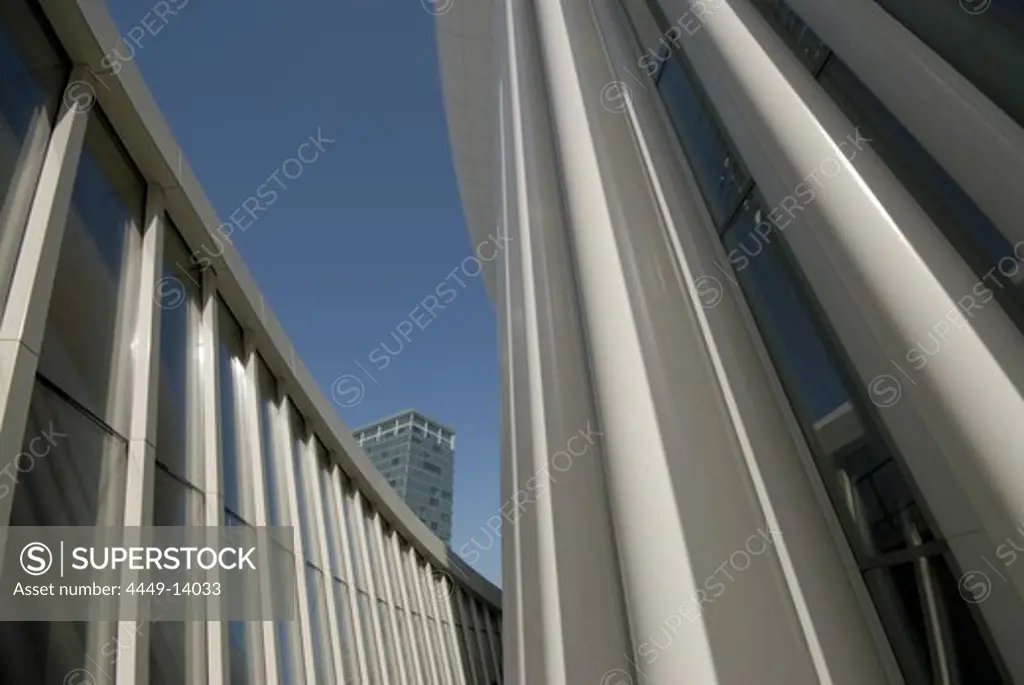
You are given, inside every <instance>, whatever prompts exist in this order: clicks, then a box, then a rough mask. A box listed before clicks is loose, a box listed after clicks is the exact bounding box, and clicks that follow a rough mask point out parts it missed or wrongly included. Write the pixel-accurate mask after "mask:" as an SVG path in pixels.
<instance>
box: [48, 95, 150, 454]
mask: <svg viewBox="0 0 1024 685" xmlns="http://www.w3.org/2000/svg"><path fill="white" fill-rule="evenodd" d="M88 116H89V123H88V128H87V130H86V137H85V149H84V150H83V152H82V156H81V160H80V162H79V167H78V173H77V175H76V177H75V184H74V190H73V193H72V197H71V207H70V209H69V211H68V218H67V224H66V226H65V229H64V240H63V242H62V244H61V250H60V258H59V260H58V263H57V273H56V276H55V278H54V284H53V295H52V297H51V300H50V309H49V316H48V317H47V321H46V331H45V333H44V336H43V347H42V353H41V355H40V360H39V372H40V373H41V374H42V375H44V376H46V378H48V379H49V380H50V381H52V382H54V383H55V384H57V385H58V386H59V387H60V388H61V389H62V390H64V391H65V392H67V393H68V394H69V395H71V396H72V397H73V398H74V399H75V400H76V401H78V402H80V403H81V404H82V405H84V406H85V407H86V408H87V409H88V410H89V411H91V412H92V413H94V414H95V415H96V416H98V417H99V418H100V419H102V420H103V421H104V422H106V423H107V424H108V425H110V426H111V427H112V428H113V429H114V430H116V431H117V432H118V433H121V434H122V435H123V434H126V433H127V427H128V411H129V404H130V402H129V398H130V396H131V395H130V387H129V380H130V378H131V367H132V362H133V359H132V357H131V350H132V345H131V342H132V336H133V335H134V332H135V309H136V300H137V298H138V277H139V274H138V270H139V265H140V259H141V257H140V239H141V234H140V232H139V226H141V224H142V203H143V196H144V190H145V184H144V183H143V181H142V179H141V178H140V177H139V176H138V173H137V172H136V171H135V169H134V167H133V166H132V164H131V162H130V161H129V160H128V158H127V157H126V156H125V155H124V153H123V152H122V151H121V149H120V145H119V143H118V142H117V140H116V138H115V136H114V134H113V133H112V132H111V131H110V129H109V127H108V125H107V123H106V121H105V120H104V119H103V117H102V114H100V112H99V111H98V110H96V109H93V110H92V111H91V112H90V113H89V115H88Z"/></svg>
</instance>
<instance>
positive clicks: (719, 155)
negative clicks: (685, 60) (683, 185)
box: [658, 60, 750, 226]
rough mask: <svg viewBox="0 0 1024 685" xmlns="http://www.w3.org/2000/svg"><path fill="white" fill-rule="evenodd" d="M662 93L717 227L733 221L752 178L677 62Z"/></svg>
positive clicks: (661, 81) (661, 83) (668, 66)
mask: <svg viewBox="0 0 1024 685" xmlns="http://www.w3.org/2000/svg"><path fill="white" fill-rule="evenodd" d="M658 90H659V91H660V92H661V95H662V97H663V98H664V99H665V104H666V105H667V107H668V112H669V116H671V117H672V120H673V122H674V123H675V127H676V132H677V133H678V134H679V137H680V142H681V143H682V145H683V151H684V152H685V153H686V157H687V159H688V160H689V162H690V166H691V167H692V168H693V172H694V174H695V175H696V177H697V183H698V184H699V185H700V189H701V193H702V194H703V196H704V200H705V202H707V205H708V211H709V212H711V217H712V219H713V220H714V222H715V225H716V226H721V225H722V224H723V223H724V222H725V221H727V220H728V219H729V217H730V216H731V215H732V213H733V211H734V210H735V209H736V206H737V205H738V204H739V201H740V198H742V197H743V195H744V193H746V191H747V188H748V187H749V184H750V175H749V174H748V173H747V170H746V168H744V166H743V164H742V163H741V162H740V160H739V158H738V157H737V156H736V155H735V154H733V152H732V149H731V147H730V145H729V144H728V143H727V142H726V140H725V137H724V136H722V134H721V129H720V128H719V125H718V122H716V121H715V120H714V118H713V115H712V114H711V113H710V109H709V108H708V107H707V106H706V105H705V104H704V100H703V94H700V93H698V92H697V90H696V89H694V88H693V86H692V83H691V81H690V78H689V76H688V75H687V74H686V72H685V71H684V69H683V67H682V65H681V64H680V63H679V62H678V61H676V60H670V61H669V62H666V63H665V66H664V68H663V69H662V71H661V75H660V76H659V78H658Z"/></svg>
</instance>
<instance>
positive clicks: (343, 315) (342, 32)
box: [105, 0, 500, 582]
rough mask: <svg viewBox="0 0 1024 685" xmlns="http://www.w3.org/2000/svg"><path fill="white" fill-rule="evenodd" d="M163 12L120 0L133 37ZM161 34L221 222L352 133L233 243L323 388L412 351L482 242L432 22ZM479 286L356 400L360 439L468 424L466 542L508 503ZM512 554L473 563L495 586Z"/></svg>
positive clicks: (233, 21)
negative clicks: (453, 139)
mask: <svg viewBox="0 0 1024 685" xmlns="http://www.w3.org/2000/svg"><path fill="white" fill-rule="evenodd" d="M183 1H184V0H174V1H173V2H171V3H170V4H171V6H179V7H180V6H181V5H182V3H183ZM153 4H154V3H152V2H149V0H145V1H141V0H108V6H109V8H110V12H111V14H112V15H113V17H114V19H115V21H116V22H117V24H118V27H119V28H120V30H121V32H122V33H128V32H129V31H130V30H131V29H132V27H135V26H140V27H141V23H142V21H143V17H144V16H145V15H146V13H147V12H148V11H149V10H150V9H151V8H152V7H153ZM146 22H147V23H148V24H149V25H150V26H151V28H152V30H153V31H156V32H157V35H155V36H154V35H149V34H148V33H147V34H146V35H145V36H144V37H143V38H141V39H140V42H141V44H142V47H141V49H138V50H136V55H135V57H134V61H135V62H136V64H137V65H138V66H139V68H140V69H141V70H142V73H143V76H144V77H145V79H146V82H147V84H148V86H149V88H150V90H151V91H152V93H153V95H154V97H155V99H156V101H157V104H158V105H159V106H160V108H161V109H162V110H163V113H164V116H165V117H166V118H167V120H168V122H169V123H170V126H171V129H172V130H173V131H174V134H175V135H176V136H177V139H178V141H179V142H180V144H181V146H182V148H183V149H184V151H185V154H186V156H187V157H188V160H189V163H190V164H191V165H192V168H193V170H194V171H195V173H196V174H197V176H198V177H199V180H200V181H201V182H202V184H203V186H204V188H205V190H206V193H207V195H208V196H209V197H210V199H211V201H212V202H213V204H214V206H215V207H216V208H217V210H218V212H219V213H220V215H221V219H222V220H224V219H226V217H227V215H229V214H230V213H231V212H232V211H234V210H235V209H236V208H237V207H239V205H240V204H241V203H242V202H243V201H244V200H245V199H246V198H247V197H249V196H250V195H255V192H256V188H257V186H259V185H260V184H262V183H264V182H265V181H266V179H267V177H268V176H269V175H270V174H272V173H273V172H274V170H275V169H277V168H279V166H280V165H281V163H282V162H283V161H284V160H285V159H287V158H289V157H293V156H295V151H296V148H297V147H298V146H299V144H300V143H302V142H303V141H305V140H306V139H307V138H308V136H310V135H315V134H316V132H317V128H318V127H319V128H320V129H321V131H322V132H323V135H324V136H325V137H327V138H332V139H334V140H335V141H336V142H334V143H332V144H329V145H327V146H326V151H325V152H323V153H320V157H319V159H318V160H317V161H316V162H314V163H313V164H311V165H309V166H307V167H306V168H305V169H304V170H303V172H302V175H301V176H300V177H299V178H297V179H296V180H294V181H289V182H287V183H288V190H287V191H282V192H281V194H280V196H279V197H278V199H277V201H276V202H275V203H274V205H273V207H270V208H269V209H268V211H267V212H265V213H263V214H261V215H259V220H258V221H257V222H256V223H255V224H253V225H252V226H250V227H249V228H248V229H247V230H246V232H245V233H240V232H237V231H236V232H235V234H234V236H233V238H232V239H233V241H234V243H235V245H236V247H237V248H238V249H239V251H240V252H241V254H242V256H243V257H244V258H245V260H246V262H247V263H248V265H249V268H250V269H251V270H252V272H253V274H254V276H255V278H256V281H257V282H258V284H259V286H260V288H261V289H262V291H263V294H264V296H265V297H266V298H267V299H268V300H269V302H270V303H271V305H272V307H273V309H274V311H275V313H276V314H277V317H278V319H279V320H280V321H281V324H282V325H283V326H284V329H285V331H287V333H288V335H289V336H290V337H291V339H292V341H293V342H294V344H295V346H296V348H297V350H298V352H299V354H300V355H301V356H302V358H303V360H304V361H305V363H306V365H307V366H308V367H309V368H310V370H311V371H312V373H313V376H314V377H315V378H316V379H317V381H318V382H319V383H320V386H321V387H322V388H323V390H324V392H326V393H328V394H329V393H330V389H331V385H332V383H333V382H334V380H335V379H336V378H337V377H338V376H340V375H341V374H355V375H361V374H362V372H361V371H360V370H359V368H358V366H356V363H355V362H356V361H358V362H359V363H361V364H362V365H363V366H364V367H366V368H367V369H369V370H370V371H371V372H374V366H373V365H372V364H371V363H370V362H368V360H367V358H368V356H369V354H370V353H371V351H372V350H373V349H374V348H376V347H377V346H378V345H380V344H381V342H383V341H387V342H388V343H389V345H390V347H391V349H392V350H394V349H395V348H396V343H395V342H394V340H393V339H392V337H391V333H392V331H393V330H395V327H396V326H397V325H398V324H399V322H400V321H402V320H403V319H405V318H406V317H407V315H408V313H409V311H410V310H411V309H412V308H413V307H415V306H416V304H417V303H419V302H420V301H421V300H423V298H424V297H426V296H427V295H430V294H432V293H434V292H435V288H436V287H437V285H438V284H439V283H440V282H441V281H442V280H444V278H445V276H446V275H447V274H449V272H451V271H452V269H455V268H457V267H458V266H459V263H460V262H461V261H462V260H463V259H464V258H465V257H467V256H469V255H470V254H472V250H473V245H472V243H471V242H470V239H469V235H468V233H467V231H466V227H465V220H464V218H463V215H462V209H461V205H460V202H459V196H458V189H457V187H456V183H455V176H454V170H453V167H452V161H451V155H450V150H449V145H448V139H447V129H446V126H445V120H444V110H443V105H442V99H441V89H440V80H439V76H438V72H437V58H436V54H435V45H434V26H433V22H434V18H433V17H432V16H431V15H430V14H428V13H427V12H426V11H425V10H424V8H423V7H422V5H421V4H420V3H419V2H418V0H404V1H403V2H380V1H379V0H302V1H301V2H285V1H284V0H273V1H272V0H256V1H251V0H217V1H216V2H212V1H209V0H191V1H190V2H188V3H187V4H186V5H185V6H184V7H182V8H181V10H180V11H179V13H178V15H177V16H168V17H167V22H166V23H163V24H161V23H160V22H157V21H155V20H154V18H153V15H150V16H149V17H146ZM161 26H162V28H161ZM105 47H114V46H105ZM122 55H125V56H127V55H128V52H127V51H126V50H125V51H123V52H122ZM304 154H306V156H307V158H308V157H309V156H310V155H311V152H309V151H308V148H307V151H306V152H304ZM464 281H465V282H466V286H467V287H466V288H465V289H462V288H457V290H458V297H457V298H456V299H455V300H454V301H452V302H451V304H449V305H448V307H447V308H445V309H444V310H437V311H436V315H437V316H436V318H435V319H434V320H433V321H432V322H431V323H430V324H429V325H428V326H427V328H426V329H424V330H419V329H416V330H414V332H413V333H411V334H410V335H409V337H410V338H411V342H410V343H408V344H405V346H404V349H403V350H402V352H401V353H400V354H398V355H397V356H395V357H394V358H393V359H392V360H391V363H390V365H389V366H388V367H387V368H386V369H385V370H384V371H381V372H379V373H374V376H375V377H376V379H377V381H378V382H379V383H380V385H379V386H378V385H374V384H373V383H372V382H370V381H368V380H366V378H365V376H362V378H363V380H364V382H365V383H366V393H365V396H364V398H363V399H362V401H361V402H359V403H358V404H356V405H355V406H352V407H350V408H339V412H340V414H341V416H342V418H343V419H344V421H345V422H346V423H347V424H348V425H349V426H350V427H354V426H357V425H359V424H362V423H367V422H369V421H371V420H373V419H375V418H377V417H379V416H381V415H384V414H389V413H392V412H396V411H399V410H402V409H406V408H410V407H414V408H417V409H419V410H421V411H423V412H425V413H427V414H428V415H431V416H433V417H435V418H437V419H438V420H440V421H443V422H445V423H447V424H449V425H451V426H452V427H454V428H455V429H456V431H457V438H456V447H457V450H456V476H455V494H454V500H455V512H454V530H453V536H452V547H453V548H454V549H455V550H458V549H459V548H460V547H461V546H462V545H463V544H464V543H466V542H468V541H469V539H470V537H471V536H473V535H476V536H477V540H480V541H486V539H487V538H486V537H485V536H481V535H480V534H479V532H478V531H479V530H480V527H481V526H482V525H483V524H484V522H485V521H486V520H487V519H488V517H490V516H491V515H493V514H494V513H495V512H497V510H498V506H499V504H500V502H499V493H498V421H499V417H498V411H499V409H498V407H499V395H498V393H499V388H498V375H497V351H496V350H497V348H496V330H495V319H494V311H493V309H492V307H491V305H490V303H489V302H488V300H487V297H486V294H485V292H484V287H483V283H482V282H481V281H480V279H479V278H476V279H465V278H464ZM449 297H450V296H449ZM421 320H422V319H421ZM354 360H355V361H354ZM498 547H499V545H498V544H495V545H494V548H493V549H492V550H491V551H490V552H487V553H483V554H481V557H480V559H479V561H478V562H477V563H476V564H475V566H476V567H477V569H478V570H479V571H481V572H482V573H483V574H484V575H485V576H486V577H488V578H489V579H491V580H492V581H495V582H498V581H499V580H500V561H499V551H498Z"/></svg>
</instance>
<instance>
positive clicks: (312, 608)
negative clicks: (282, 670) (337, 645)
mask: <svg viewBox="0 0 1024 685" xmlns="http://www.w3.org/2000/svg"><path fill="white" fill-rule="evenodd" d="M306 599H307V601H308V603H309V632H310V635H311V636H312V640H313V664H314V669H315V671H316V681H317V682H318V683H328V682H331V681H333V680H334V663H333V659H332V658H331V639H330V630H328V628H327V599H326V596H325V593H324V577H323V574H322V573H321V572H320V571H319V570H317V569H316V568H315V567H314V566H313V565H311V564H308V563H307V564H306Z"/></svg>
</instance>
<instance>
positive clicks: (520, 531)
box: [502, 2, 632, 684]
mask: <svg viewBox="0 0 1024 685" xmlns="http://www.w3.org/2000/svg"><path fill="white" fill-rule="evenodd" d="M504 11H505V17H506V24H505V25H506V31H507V45H506V47H507V50H508V52H507V81H506V84H507V90H506V91H505V92H504V93H503V96H504V97H506V98H507V99H506V100H505V102H504V104H505V108H506V109H505V111H506V113H507V115H508V120H507V126H508V139H507V144H506V147H505V149H504V154H503V157H504V159H505V162H506V164H505V169H504V171H505V177H504V180H505V186H504V187H505V188H507V194H506V196H505V202H506V207H507V220H506V224H505V225H506V228H507V233H508V237H509V239H510V243H509V248H508V250H507V252H508V253H509V256H508V262H507V264H506V271H505V273H504V278H503V279H502V281H503V283H502V288H503V292H504V293H505V294H506V296H507V297H508V298H509V300H508V310H507V311H506V313H505V316H506V319H505V321H504V322H503V325H504V330H505V331H506V332H507V333H508V334H509V339H508V343H507V352H506V353H507V354H508V355H509V360H508V363H509V369H510V371H511V376H512V377H511V384H510V387H509V388H508V395H507V398H508V404H507V407H508V409H507V412H506V414H505V416H504V420H505V422H506V423H508V424H509V425H510V427H511V431H512V434H511V443H512V444H511V445H505V446H504V448H505V449H506V450H508V451H504V450H503V454H504V455H505V456H504V458H505V459H506V460H512V461H513V464H512V467H513V469H514V470H515V480H514V484H513V487H512V488H507V489H506V491H505V492H503V495H505V496H506V497H507V499H505V500H503V513H506V510H507V512H508V514H507V516H506V518H507V519H513V520H514V521H515V522H514V523H513V526H514V527H515V534H516V535H517V540H516V543H517V544H516V546H515V548H514V549H513V550H512V556H511V557H508V556H506V561H505V569H506V572H505V574H504V576H505V577H506V578H509V577H513V578H516V580H515V581H514V582H515V586H516V594H515V597H516V602H517V603H519V604H521V605H520V606H516V605H515V604H513V605H511V606H509V609H508V610H509V611H510V612H511V615H512V616H513V617H514V618H512V620H511V622H510V623H511V625H510V628H511V629H512V630H513V632H515V628H512V626H517V625H523V624H524V623H525V627H523V628H521V631H522V632H521V634H517V635H516V636H515V639H517V640H522V642H521V643H520V644H519V647H518V649H516V648H515V647H514V644H515V643H513V647H511V648H510V650H509V651H507V653H508V654H510V655H515V656H512V659H515V658H516V657H518V659H519V662H518V664H517V663H516V662H514V661H512V659H510V663H509V664H508V666H507V669H508V672H507V675H506V680H507V682H510V683H512V682H516V683H550V684H555V683H575V682H595V683H596V682H600V681H601V680H602V678H604V677H605V676H606V674H608V673H610V672H623V673H629V674H631V673H632V670H631V667H630V666H629V662H628V654H629V652H630V651H631V650H630V649H629V641H628V633H627V626H626V623H627V622H626V615H625V607H624V604H623V600H622V590H621V585H620V575H619V567H618V561H617V558H616V550H615V542H614V535H613V532H612V524H611V516H610V513H609V509H608V502H607V487H606V484H605V474H604V466H603V459H602V451H603V445H602V443H601V438H600V430H599V429H598V420H597V416H596V413H595V410H594V404H593V398H592V395H591V386H590V381H589V378H588V370H587V353H586V346H585V344H584V337H583V329H582V326H581V322H580V320H579V316H578V311H579V304H578V295H577V292H576V287H575V283H574V274H573V264H572V257H571V254H570V247H569V240H568V235H567V233H566V227H565V215H564V212H563V207H562V196H561V185H562V183H563V177H561V176H560V174H559V168H558V163H557V159H556V147H555V144H554V138H553V131H552V125H553V122H552V120H551V117H550V115H549V109H548V104H547V97H548V96H547V93H548V84H547V83H546V81H545V77H544V73H543V64H542V61H541V59H540V45H539V43H538V35H537V18H536V15H535V11H534V7H533V5H532V4H531V3H529V2H510V3H506V4H505V5H504ZM506 554H507V552H506ZM596 597H600V598H601V599H600V600H599V601H595V598H596ZM520 612H521V613H520ZM517 671H518V672H517Z"/></svg>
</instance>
